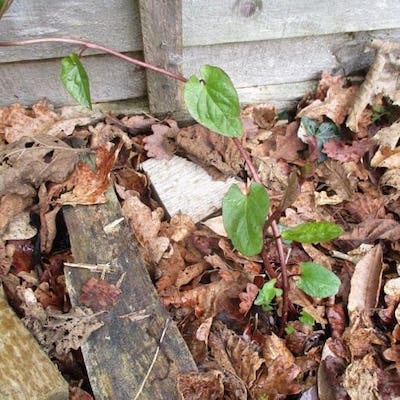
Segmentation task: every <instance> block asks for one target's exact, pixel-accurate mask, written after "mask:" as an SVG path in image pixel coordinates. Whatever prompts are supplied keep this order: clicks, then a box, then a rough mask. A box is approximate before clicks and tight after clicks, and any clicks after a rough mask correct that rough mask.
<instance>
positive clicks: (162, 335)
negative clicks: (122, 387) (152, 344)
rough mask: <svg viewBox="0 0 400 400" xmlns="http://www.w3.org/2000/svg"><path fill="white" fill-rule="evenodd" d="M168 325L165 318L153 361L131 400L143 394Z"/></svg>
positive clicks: (135, 399)
mask: <svg viewBox="0 0 400 400" xmlns="http://www.w3.org/2000/svg"><path fill="white" fill-rule="evenodd" d="M168 324H169V318H167V320H166V321H165V326H164V329H163V331H162V333H161V338H160V342H159V344H158V346H157V349H156V352H155V353H154V357H153V360H152V362H151V364H150V367H149V369H148V370H147V373H146V376H145V377H144V378H143V381H142V383H141V384H140V387H139V390H138V392H137V393H136V396H135V397H134V398H133V400H137V399H138V398H139V396H140V395H141V394H142V392H143V388H144V385H145V384H146V381H147V379H148V378H149V376H150V373H151V371H152V369H153V367H154V364H155V363H156V361H157V357H158V353H159V352H160V347H161V343H162V342H163V340H164V337H165V334H166V332H167V329H168Z"/></svg>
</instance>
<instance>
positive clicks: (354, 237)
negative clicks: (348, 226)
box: [340, 218, 400, 245]
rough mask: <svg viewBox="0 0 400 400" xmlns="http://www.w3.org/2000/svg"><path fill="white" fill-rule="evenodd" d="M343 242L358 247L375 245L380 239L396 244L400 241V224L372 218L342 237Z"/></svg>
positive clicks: (391, 220)
mask: <svg viewBox="0 0 400 400" xmlns="http://www.w3.org/2000/svg"><path fill="white" fill-rule="evenodd" d="M340 239H341V240H349V241H352V242H354V243H357V244H358V245H359V244H361V243H374V242H375V241H376V240H378V239H385V240H389V241H391V242H395V241H397V240H399V239H400V224H399V222H398V221H395V220H393V219H381V218H371V219H367V220H364V221H363V222H360V223H359V224H358V225H355V226H354V228H353V229H352V230H351V231H349V232H345V233H343V234H342V235H341V236H340Z"/></svg>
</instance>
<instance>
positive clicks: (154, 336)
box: [64, 189, 196, 400]
mask: <svg viewBox="0 0 400 400" xmlns="http://www.w3.org/2000/svg"><path fill="white" fill-rule="evenodd" d="M107 198H108V202H107V203H106V204H100V205H93V206H75V207H71V206H66V207H64V216H65V221H66V224H67V228H68V232H69V235H70V241H71V249H72V254H73V256H74V260H75V262H76V263H85V264H87V263H89V264H107V263H110V267H111V268H112V269H113V270H114V272H112V273H107V274H105V280H106V281H107V282H108V283H111V284H116V283H117V281H118V280H119V279H121V278H122V283H121V286H120V289H121V290H122V293H121V294H120V295H119V298H118V301H117V303H116V304H115V306H114V307H113V308H112V309H111V310H110V311H107V312H105V313H104V314H102V315H100V316H99V319H101V320H102V321H103V322H104V326H103V327H102V328H100V329H99V330H97V331H95V332H94V333H93V334H92V335H91V336H90V337H89V339H88V341H87V342H86V343H85V344H83V346H82V352H83V356H84V360H85V365H86V368H87V371H88V376H89V379H90V382H91V385H92V389H93V392H94V395H95V398H96V400H101V399H104V400H105V399H115V400H126V399H134V398H135V396H136V395H137V393H138V392H140V391H141V390H142V391H141V395H140V396H139V397H138V398H140V399H143V400H144V399H151V400H153V399H176V398H178V393H177V388H176V377H177V375H178V374H180V373H185V372H191V371H195V370H196V366H195V363H194V361H193V359H192V356H191V354H190V352H189V350H188V348H187V346H186V344H185V342H184V340H183V338H182V336H181V335H180V333H179V331H178V328H177V327H176V325H175V324H174V322H173V321H172V320H170V319H169V315H168V312H167V311H166V310H165V309H164V307H163V306H162V304H161V302H160V300H159V298H158V296H157V293H156V291H155V289H154V287H153V284H152V282H151V280H150V276H149V274H148V272H147V270H146V267H145V265H144V263H143V261H142V259H141V257H140V254H139V251H138V248H137V245H136V243H135V240H134V238H133V235H132V233H131V231H130V229H129V227H128V225H127V223H126V222H125V221H122V222H121V223H119V224H117V225H116V226H115V227H114V228H113V229H111V230H109V229H106V230H104V227H106V226H107V225H109V224H110V223H112V222H114V221H116V220H119V219H121V217H122V213H121V208H120V205H119V202H118V199H117V197H116V195H115V193H114V192H113V190H111V189H109V190H108V192H107ZM65 276H66V281H67V287H68V291H69V294H70V297H71V302H72V304H73V305H79V301H78V299H79V296H80V293H81V287H82V285H83V284H84V283H85V282H86V281H87V280H88V279H89V278H90V277H92V276H94V277H96V278H100V274H98V273H97V274H96V273H93V272H90V271H88V270H85V269H80V268H67V269H66V271H65ZM164 330H165V336H164V338H163V340H162V342H161V344H160V339H161V337H162V334H163V331H164ZM157 349H159V350H157ZM157 351H158V355H157V357H156V360H155V363H154V365H153V366H152V362H153V359H155V354H156V352H157ZM151 366H152V368H151ZM146 374H147V375H148V378H147V379H146ZM143 382H144V385H143ZM141 386H143V388H142V389H141Z"/></svg>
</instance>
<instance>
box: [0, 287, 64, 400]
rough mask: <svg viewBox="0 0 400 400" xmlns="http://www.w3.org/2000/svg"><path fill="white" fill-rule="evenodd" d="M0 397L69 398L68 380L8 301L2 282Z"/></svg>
mask: <svg viewBox="0 0 400 400" xmlns="http://www.w3.org/2000/svg"><path fill="white" fill-rule="evenodd" d="M0 398H1V399H7V400H31V399H35V400H67V399H68V383H67V382H66V381H65V380H64V378H63V377H62V375H61V373H60V371H58V369H57V367H56V366H55V365H54V364H53V363H52V362H51V360H50V359H49V358H48V357H47V355H46V354H45V353H44V352H43V350H42V349H41V348H40V346H39V344H38V343H37V341H36V340H35V338H34V337H33V336H32V335H31V333H30V332H29V331H28V329H27V328H26V327H25V326H24V324H23V323H22V322H21V320H20V319H19V318H18V316H17V315H16V314H15V313H14V311H13V310H12V309H11V307H10V306H9V305H8V303H7V301H6V299H5V297H4V293H3V289H2V286H1V284H0Z"/></svg>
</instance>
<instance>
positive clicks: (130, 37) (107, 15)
mask: <svg viewBox="0 0 400 400" xmlns="http://www.w3.org/2000/svg"><path fill="white" fill-rule="evenodd" d="M42 36H66V37H72V38H75V39H87V40H91V41H94V42H97V43H101V44H104V45H107V46H109V47H111V48H113V49H115V50H118V51H120V52H128V51H129V52H132V51H139V50H142V37H141V28H140V19H139V10H138V5H137V0H114V1H98V0H86V1H80V0H57V1H48V0H35V1H31V0H14V1H13V3H12V5H11V7H10V8H9V9H8V11H7V12H6V14H5V15H4V16H3V18H2V19H1V23H0V40H12V39H23V38H24V39H27V38H33V37H42ZM71 49H75V51H76V52H79V48H78V49H77V48H76V46H75V47H74V46H72V47H71V46H68V45H64V44H57V43H49V44H41V45H36V46H24V47H13V48H11V47H9V48H0V60H1V62H12V61H19V60H35V59H47V58H58V57H63V56H66V55H68V54H69V52H70V51H71ZM88 54H94V52H93V51H92V53H90V52H89V51H88Z"/></svg>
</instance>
